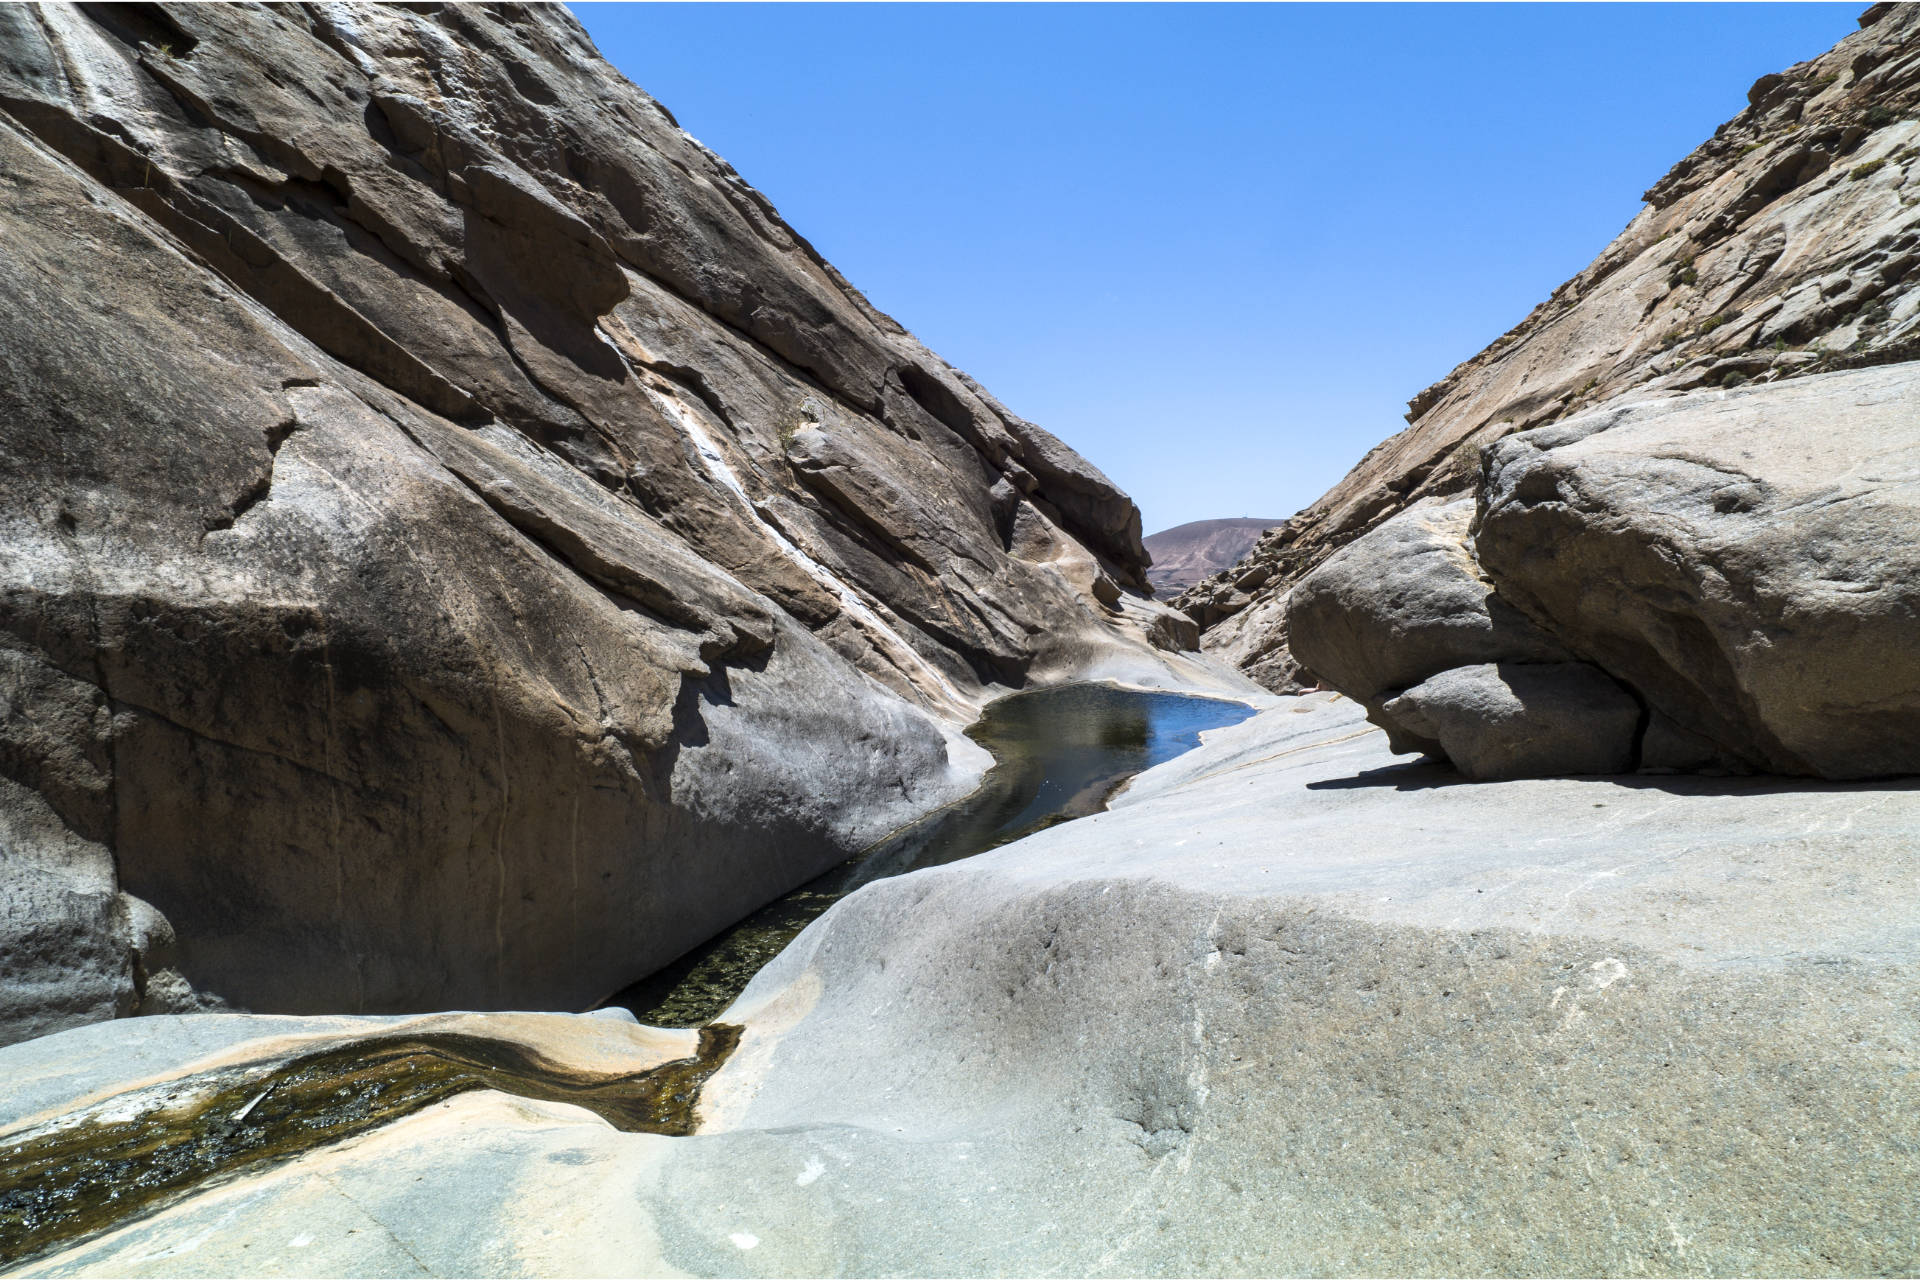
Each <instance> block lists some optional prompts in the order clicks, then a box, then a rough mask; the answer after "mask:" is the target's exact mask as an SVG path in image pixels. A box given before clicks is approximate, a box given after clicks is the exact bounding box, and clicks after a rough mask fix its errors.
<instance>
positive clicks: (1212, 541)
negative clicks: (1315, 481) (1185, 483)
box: [1146, 516, 1282, 597]
mask: <svg viewBox="0 0 1920 1281" xmlns="http://www.w3.org/2000/svg"><path fill="white" fill-rule="evenodd" d="M1281 523H1282V522H1281V521H1280V520H1279V519H1277V518H1275V519H1268V518H1266V517H1263V516H1239V517H1235V518H1232V519H1229V520H1194V521H1188V522H1187V523H1186V524H1184V525H1175V526H1174V527H1173V528H1172V529H1163V530H1161V531H1160V532H1159V533H1157V534H1153V535H1151V536H1149V537H1148V538H1147V539H1146V544H1147V551H1149V552H1150V553H1152V555H1153V567H1152V568H1151V569H1149V570H1148V571H1147V581H1148V582H1150V583H1152V584H1153V590H1154V592H1155V594H1157V595H1159V596H1162V597H1165V596H1171V595H1174V594H1175V593H1177V592H1183V591H1185V590H1186V589H1187V588H1189V587H1191V586H1193V585H1194V584H1195V583H1197V582H1199V581H1200V580H1201V579H1203V578H1206V577H1208V576H1209V575H1212V574H1217V573H1219V572H1220V571H1221V570H1223V569H1225V568H1227V567H1228V566H1229V565H1231V564H1233V563H1234V562H1235V561H1237V560H1239V559H1240V558H1241V557H1242V556H1245V555H1246V554H1247V552H1248V550H1250V549H1251V548H1252V547H1253V544H1254V540H1255V539H1257V538H1259V537H1260V534H1261V532H1262V531H1263V530H1268V529H1272V528H1273V527H1274V526H1276V525H1279V524H1281Z"/></svg>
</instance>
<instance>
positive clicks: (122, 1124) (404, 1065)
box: [0, 1024, 741, 1266]
mask: <svg viewBox="0 0 1920 1281" xmlns="http://www.w3.org/2000/svg"><path fill="white" fill-rule="evenodd" d="M740 1032H741V1029H740V1028H738V1027H734V1026H730V1025H720V1024H715V1025H712V1026H708V1027H703V1028H701V1029H700V1038H699V1045H698V1048H697V1050H696V1051H695V1053H694V1054H693V1056H692V1057H690V1058H685V1059H676V1060H674V1061H673V1062H670V1063H663V1064H661V1065H660V1066H658V1067H655V1068H651V1069H648V1070H647V1071H644V1072H635V1073H630V1074H626V1075H616V1076H592V1075H588V1074H583V1073H579V1072H576V1071H573V1070H570V1069H567V1068H564V1067H562V1066H560V1065H557V1064H554V1063H552V1062H549V1061H548V1060H546V1059H544V1058H542V1057H541V1056H539V1055H537V1054H535V1053H534V1052H532V1051H531V1050H528V1049H526V1048H524V1047H522V1046H518V1045H514V1044H512V1043H510V1042H505V1041H498V1040H492V1039H489V1038H486V1037H480V1036H470V1035H463V1034H457V1033H430V1034H421V1035H401V1036H393V1037H371V1038H368V1039H366V1040H361V1041H354V1042H351V1043H349V1044H346V1045H341V1046H336V1047H334V1048H331V1049H326V1050H321V1051H317V1052H315V1053H312V1054H307V1055H303V1056H301V1057H299V1058H296V1059H293V1060H290V1061H288V1062H286V1063H282V1064H279V1065H277V1066H274V1065H256V1066H253V1067H242V1068H233V1069H225V1070H222V1071H218V1072H214V1073H210V1074H208V1075H206V1076H204V1077H199V1078H185V1079H182V1080H180V1081H177V1082H172V1083H170V1084H169V1086H168V1087H166V1088H165V1089H164V1090H151V1091H145V1092H142V1094H141V1095H139V1096H131V1097H130V1099H129V1101H128V1102H127V1104H126V1105H124V1106H122V1107H119V1108H113V1107H109V1108H108V1109H105V1110H101V1111H96V1112H95V1113H93V1114H89V1115H87V1116H83V1117H82V1118H80V1119H78V1120H75V1121H73V1122H71V1123H67V1122H61V1121H56V1122H53V1123H52V1124H50V1125H46V1126H41V1127H37V1128H35V1129H34V1130H32V1131H30V1132H28V1133H26V1134H24V1135H22V1136H21V1137H19V1138H18V1139H15V1140H14V1141H12V1142H0V1264H4V1265H7V1266H17V1265H19V1264H21V1263H23V1262H25V1261H27V1260H29V1259H31V1258H33V1257H35V1256H38V1255H41V1254H44V1253H46V1252H47V1251H48V1250H51V1249H53V1248H55V1247H58V1246H61V1245H65V1244H68V1243H71V1242H73V1241H76V1240H78V1239H80V1238H82V1237H87V1236H91V1235H94V1234H95V1233H98V1232H102V1231H105V1230H107V1229H109V1228H113V1227H116V1226H118V1225H119V1224H121V1223H123V1222H125V1221H126V1220H128V1219H131V1218H133V1217H135V1216H138V1215H140V1214H143V1213H148V1212H151V1211H153V1210H156V1209H159V1208H160V1207H161V1206H163V1205H166V1204H168V1203H170V1202H172V1201H176V1200H178V1199H180V1198H181V1197H183V1196H185V1195H187V1194H188V1193H189V1192H191V1191H194V1190H196V1189H198V1188H200V1187H201V1186H202V1185H204V1184H206V1183H207V1182H208V1181H210V1180H213V1179H224V1178H230V1177H232V1176H233V1175H236V1174H239V1173H242V1172H245V1171H249V1170H253V1169H257V1168H259V1167H261V1166H264V1165H267V1164H271V1163H275V1162H280V1161H285V1160H289V1159H291V1158H293V1157H296V1156H300V1155H302V1154H303V1153H306V1152H310V1151H313V1150H314V1149H316V1148H319V1147H322V1146H325V1145H327V1144H331V1143H338V1142H340V1141H341V1140H344V1139H349V1138H352V1137H354V1136H356V1135H359V1134H364V1133H366V1132H367V1131H369V1130H372V1129H374V1128H376V1127H378V1126H381V1125H384V1124H387V1123H388V1122H391V1121H394V1120H397V1119H399V1118H400V1117H403V1116H406V1115H408V1114H409V1113H412V1112H417V1111H419V1110H420V1109H422V1108H426V1107H430V1106H432V1105H433V1104H435V1103H439V1102H442V1101H444V1100H446V1099H450V1098H452V1097H453V1096H455V1095H457V1094H462V1093H465V1092H467V1091H469V1090H504V1091H506V1092H508V1093H512V1094H518V1095H521V1096H523V1097H526V1098H532V1099H541V1100H545V1101H548V1102H555V1103H571V1104H575V1105H578V1106H580V1107H583V1108H587V1109H589V1110H590V1111H593V1112H595V1113H597V1114H599V1115H600V1116H601V1117H603V1118H604V1119H605V1120H606V1121H607V1122H608V1123H610V1124H611V1125H613V1126H615V1127H616V1128H618V1129H621V1130H627V1131H632V1132H637V1133H644V1134H672V1135H684V1134H691V1133H692V1132H693V1130H694V1127H695V1125H696V1124H697V1109H698V1104H699V1099H700V1090H701V1087H702V1086H704V1085H705V1084H706V1081H707V1079H708V1078H709V1077H711V1076H712V1075H713V1074H714V1073H715V1072H716V1071H718V1070H719V1068H720V1066H721V1064H722V1063H724V1062H725V1061H726V1059H727V1056H728V1055H729V1054H731V1053H732V1052H733V1049H734V1047H735V1046H737V1045H738V1044H739V1042H740ZM149 1100H150V1103H149V1105H148V1106H144V1107H143V1106H140V1105H141V1104H142V1103H148V1101H149Z"/></svg>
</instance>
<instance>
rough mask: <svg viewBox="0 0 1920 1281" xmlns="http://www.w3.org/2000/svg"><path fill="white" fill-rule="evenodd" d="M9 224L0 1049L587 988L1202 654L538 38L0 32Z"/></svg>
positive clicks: (1038, 491)
mask: <svg viewBox="0 0 1920 1281" xmlns="http://www.w3.org/2000/svg"><path fill="white" fill-rule="evenodd" d="M0 187H3V188H4V191H5V199H4V200H0V239H4V242H5V244H6V252H5V253H4V254H0V521H4V526H5V528H4V532H3V533H0V701H3V702H4V704H5V707H6V713H7V714H6V715H5V717H4V718H0V842H4V843H3V844H0V857H4V860H5V867H4V875H3V876H0V893H4V894H5V896H6V907H5V912H4V920H5V921H6V925H5V928H4V931H0V976H3V977H4V980H5V981H4V984H3V985H0V990H4V997H0V1039H5V1038H10V1037H18V1036H22V1035H29V1034H33V1033H36V1032H44V1031H47V1030H51V1029H52V1028H55V1027H59V1026H63V1025H67V1024H70V1023H72V1022H75V1021H84V1020H88V1019H94V1018H100V1017H105V1016H109V1015H112V1014H115V1013H126V1012H129V1011H130V1010H133V1009H156V1008H162V1009H163V1008H179V1007H180V1006H181V1004H182V1003H183V1002H191V1001H192V1000H194V999H196V998H194V997H193V996H192V994H191V988H190V987H189V983H191V984H192V985H197V986H198V987H199V988H200V989H201V990H202V991H203V993H205V994H206V995H208V996H209V997H211V998H218V999H224V1000H226V1001H230V1002H234V1003H238V1004H239V1005H242V1006H246V1007H252V1008H261V1009H276V1010H288V1011H302V1010H321V1009H327V1010H383V1009H385V1010H393V1009H417V1008H434V1007H440V1006H447V1005H459V1006H470V1007H482V1008H484V1007H498V1006H502V1005H518V1004H537V1005H543V1006H552V1005H563V1006H564V1005H575V1006H577V1005H579V1004H583V1003H589V1002H592V1001H594V1000H596V999H598V998H600V997H601V996H603V995H604V994H605V993H607V992H609V991H611V990H613V989H615V988H617V987H619V986H620V985H622V984H623V983H625V982H627V981H630V980H632V979H633V978H635V977H637V976H638V975H640V974H642V973H644V972H646V971H647V970H648V969H649V968H651V967H652V966H654V965H657V964H659V963H662V962H664V961H665V960H667V959H669V958H671V957H672V956H674V955H676V954H677V953H678V952H680V951H682V950H684V949H685V948H686V947H688V946H690V945H692V944H693V943H695V942H697V941H699V940H700V939H702V938H704V937H706V936H707V935H709V934H711V933H712V932H713V931H714V930H715V929H716V928H718V927H720V926H722V925H724V924H726V923H728V922H730V921H731V920H734V919H737V918H738V917H739V916H740V915H742V914H744V913H745V912H746V911H748V910H751V909H752V908H753V907H755V906H757V905H758V904H759V903H761V902H764V901H765V900H767V899H768V898H770V897H772V896H774V895H775V894H777V893H779V892H781V891H784V890H785V889H787V888H790V887H791V886H792V885H794V884H796V883H798V882H799V881H802V880H804V879H806V878H807V877H809V876H810V875H812V874H814V873H816V872H818V871H819V870H821V869H822V868H823V867H825V866H827V865H829V864H831V863H832V862H834V861H835V860H837V859H838V858H840V857H841V856H842V855H843V854H844V853H845V852H847V851H848V850H850V849H852V848H855V847H857V846H859V845H861V844H863V843H865V842H866V841H868V840H870V839H872V838H874V837H876V836H878V835H880V834H881V833H883V832H885V831H887V830H889V829H890V828H891V827H893V826H895V825H897V824H899V823H900V822H902V821H904V820H905V819H907V818H909V817H911V816H912V815H914V814H916V813H918V812H921V811H923V810H925V809H926V808H928V807H929V806H931V805H934V804H937V803H940V802H942V801H944V800H946V799H949V798H950V797H952V796H953V795H954V794H955V793H956V791H957V790H959V789H961V788H964V787H965V786H966V785H968V782H969V780H970V778H971V777H972V776H973V775H975V774H977V771H978V769H979V761H978V760H976V759H974V758H973V756H971V755H967V754H965V753H963V754H961V755H959V756H951V757H950V752H949V747H950V743H951V741H952V739H953V737H954V736H953V734H952V729H953V727H954V726H955V725H957V724H959V723H962V722H964V721H965V720H966V719H967V718H969V717H970V716H971V715H972V714H973V712H974V709H975V708H976V707H977V706H978V705H979V704H980V702H981V701H982V700H983V699H984V698H985V697H987V696H988V695H989V694H990V692H991V691H993V690H996V689H1002V688H1007V687H1015V686H1020V685H1022V684H1027V683H1031V682H1035V681H1047V680H1058V679H1063V678H1066V677H1069V676H1074V675H1101V674H1123V675H1127V676H1129V677H1131V678H1134V679H1139V680H1144V681H1148V682H1152V681H1156V680H1166V679H1168V675H1167V673H1168V672H1169V671H1170V670H1171V667H1170V664H1171V665H1178V663H1179V662H1180V661H1181V660H1178V659H1176V658H1173V657H1172V656H1170V655H1161V654H1160V652H1159V651H1158V650H1157V649H1156V648H1155V644H1156V642H1157V643H1158V644H1160V645H1163V646H1177V645H1178V644H1179V643H1180V641H1181V640H1182V639H1183V636H1182V633H1183V632H1185V633H1188V635H1187V637H1186V639H1191V635H1190V634H1191V625H1190V624H1189V623H1187V621H1186V620H1185V619H1184V618H1181V617H1179V616H1177V615H1170V614H1169V613H1168V612H1167V611H1165V610H1164V609H1162V608H1160V607H1157V606H1153V605H1151V604H1149V603H1147V602H1146V601H1145V600H1144V599H1142V595H1143V593H1144V589H1145V579H1144V577H1143V573H1144V568H1145V564H1146V557H1145V554H1144V552H1143V550H1142V548H1141V545H1140V525H1139V515H1138V512H1137V511H1136V510H1135V508H1134V506H1133V504H1132V503H1131V501H1129V500H1128V499H1127V498H1126V496H1125V495H1124V494H1122V493H1120V492H1119V491H1118V490H1117V489H1116V488H1115V487H1114V486H1113V485H1112V483H1111V482H1109V481H1108V480H1107V479H1106V478H1105V477H1104V476H1102V475H1101V474H1100V472H1099V471H1098V470H1097V469H1096V468H1094V467H1093V466H1092V465H1090V464H1088V463H1087V462H1085V461H1084V460H1083V459H1081V458H1080V457H1079V456H1078V455H1076V454H1074V453H1073V451H1072V450H1070V449H1068V448H1067V447H1066V446H1065V445H1063V444H1061V443H1060V442H1059V441H1058V440H1056V439H1054V438H1053V437H1052V436H1050V435H1048V434H1047V433H1046V432H1045V431H1043V430H1041V429H1040V428H1038V427H1036V426H1034V425H1033V424H1031V423H1028V422H1026V421H1025V420H1023V419H1021V418H1019V417H1018V416H1016V415H1014V414H1012V413H1010V412H1009V411H1007V410H1006V409H1005V408H1003V407H1002V406H1000V405H999V404H998V403H997V402H995V401H994V400H993V399H992V398H991V397H990V396H988V395H987V394H986V393H985V392H984V391H983V390H982V389H980V388H979V387H977V386H976V385H975V384H973V383H972V382H971V381H970V380H968V379H967V378H965V377H964V376H963V375H961V374H959V373H957V372H956V371H955V370H953V369H952V368H950V367H949V366H947V365H946V364H945V363H943V362H942V361H940V360H939V359H938V358H937V357H935V356H933V355H932V354H931V353H929V352H928V351H927V350H926V349H925V348H924V347H922V346H921V345H920V344H919V343H918V342H917V341H915V340H914V338H913V337H912V335H910V334H908V333H907V332H905V331H904V330H903V329H902V328H901V327H900V326H899V325H898V324H896V323H895V322H893V321H892V320H890V319H889V318H888V317H886V316H884V315H882V314H881V313H880V312H878V311H876V310H875V309H874V308H873V307H871V306H870V305H869V304H868V303H867V302H866V301H865V300H864V299H863V298H862V297H861V296H860V295H859V293H857V292H856V291H855V290H854V289H853V288H852V287H851V286H849V285H848V284H847V283H846V281H844V280H843V279H842V278H841V277H840V276H839V274H838V273H837V272H835V271H834V270H833V268H832V267H831V266H829V265H828V264H827V263H826V262H824V261H823V260H822V259H821V258H820V257H819V255H818V254H816V253H815V252H814V251H813V250H812V249H811V248H810V247H809V246H808V245H807V243H806V241H805V240H803V239H802V238H801V237H800V236H799V235H798V234H796V233H795V232H794V231H793V230H792V229H791V228H789V227H788V226H786V224H785V223H783V222H782V221H781V220H780V218H779V216H778V215H777V214H776V213H775V212H774V210H773V208H772V206H771V205H770V204H769V203H768V201H767V200H766V199H765V198H764V197H763V196H761V195H760V194H759V193H758V192H756V191H755V190H754V189H753V188H751V187H749V186H748V185H747V184H746V183H745V182H744V181H742V180H741V179H740V177H739V176H738V175H737V174H735V173H734V172H733V170H732V169H731V168H729V167H728V166H727V165H726V164H725V163H724V162H723V161H721V160H719V159H718V158H717V157H715V156H714V155H713V154H712V153H710V152H708V151H707V150H706V149H705V148H703V147H702V146H701V145H700V144H699V143H697V142H696V141H694V140H693V139H692V138H691V137H689V136H688V135H686V134H685V133H683V132H682V131H681V130H680V129H679V128H678V127H677V126H676V125H675V123H674V121H673V118H672V117H671V116H670V115H669V114H668V113H667V111H666V110H665V109H664V108H662V107H661V106H660V105H659V104H657V103H655V102H654V101H653V100H652V99H650V98H648V97H647V96H646V95H645V94H644V93H642V92H640V91H639V90H638V89H636V88H634V87H633V86H632V85H630V84H628V83H627V82H626V81H625V80H624V79H622V78H621V77H620V76H619V75H618V74H617V73H615V72H614V71H613V70H612V69H611V68H610V67H609V66H607V64H606V63H605V62H603V61H602V60H601V59H600V58H599V57H598V56H597V55H596V54H595V52H594V50H593V48H592V46H591V45H590V43H589V42H588V41H587V39H586V38H585V36H584V34H583V33H582V32H581V30H580V29H579V27H578V26H577V24H575V23H574V21H573V20H572V18H571V17H570V16H569V15H568V14H567V12H566V11H565V9H564V8H562V7H559V6H540V7H526V8H522V7H516V6H490V7H486V8H481V7H469V6H444V7H436V6H427V7H412V8H402V7H398V6H381V5H351V4H319V5H312V6H279V5H275V6H264V5H263V6H226V5H221V6H196V5H183V6H161V5H152V4H127V5H97V6H96V5H85V6H77V7H73V6H54V5H47V6H7V7H4V8H0Z"/></svg>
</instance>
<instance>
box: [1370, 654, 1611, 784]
mask: <svg viewBox="0 0 1920 1281" xmlns="http://www.w3.org/2000/svg"><path fill="white" fill-rule="evenodd" d="M1380 710H1381V713H1382V716H1381V717H1380V718H1379V719H1383V720H1386V721H1388V722H1390V723H1391V724H1392V725H1393V726H1394V727H1395V728H1396V729H1397V730H1398V731H1399V732H1400V733H1401V734H1405V735H1410V736H1412V737H1413V738H1414V739H1416V740H1424V741H1428V742H1432V743H1433V744H1435V745H1436V746H1437V747H1438V749H1439V751H1440V752H1441V753H1442V754H1444V755H1445V756H1446V758H1447V759H1448V760H1449V761H1451V762H1452V763H1453V766H1454V768H1455V769H1457V770H1459V771H1460V772H1461V773H1462V774H1464V775H1466V776H1467V777H1468V778H1471V779H1480V780H1487V779H1504V778H1548V777H1551V776H1553V775H1557V774H1624V773H1626V772H1627V771H1628V770H1630V769H1632V768H1633V764H1634V759H1633V757H1634V739H1635V736H1636V733H1637V731H1638V730H1639V726H1640V704H1639V703H1638V702H1636V701H1635V700H1634V697H1633V695H1631V694H1629V693H1627V691H1626V690H1624V689H1622V688H1620V686H1619V684H1618V683H1617V682H1616V681H1614V680H1612V679H1611V678H1609V677H1608V676H1607V674H1606V673H1605V672H1603V671H1601V670H1600V669H1599V668H1597V667H1595V666H1593V665H1592V664H1590V663H1479V664H1476V665H1474V666H1471V667H1453V668H1449V669H1447V670H1446V671H1444V672H1441V673H1440V674H1439V675H1438V676H1432V677H1429V678H1428V679H1426V680H1424V681H1422V682H1420V683H1419V684H1418V685H1415V686H1414V687H1413V688H1412V689H1409V690H1406V691H1405V692H1403V693H1400V694H1397V695H1395V696H1394V697H1393V698H1390V699H1388V700H1387V701H1386V702H1385V703H1384V704H1383V705H1382V706H1381V709H1380ZM1389 732H1390V733H1391V732H1392V731H1389Z"/></svg>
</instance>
